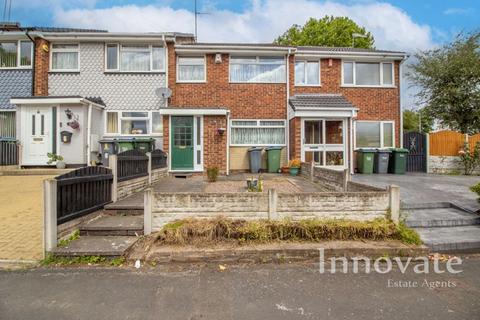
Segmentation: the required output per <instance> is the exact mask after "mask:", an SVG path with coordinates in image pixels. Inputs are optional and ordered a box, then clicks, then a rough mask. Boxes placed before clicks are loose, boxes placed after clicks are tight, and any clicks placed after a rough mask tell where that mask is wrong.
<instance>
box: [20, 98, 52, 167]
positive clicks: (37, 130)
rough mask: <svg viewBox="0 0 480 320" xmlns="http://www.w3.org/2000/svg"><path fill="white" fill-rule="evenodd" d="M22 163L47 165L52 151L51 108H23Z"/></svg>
mask: <svg viewBox="0 0 480 320" xmlns="http://www.w3.org/2000/svg"><path fill="white" fill-rule="evenodd" d="M22 113H23V119H22V120H23V121H22V122H23V126H22V127H23V141H22V143H23V161H22V164H23V165H39V166H41V165H47V161H48V157H47V153H49V152H51V151H52V108H51V107H26V108H23V112H22Z"/></svg>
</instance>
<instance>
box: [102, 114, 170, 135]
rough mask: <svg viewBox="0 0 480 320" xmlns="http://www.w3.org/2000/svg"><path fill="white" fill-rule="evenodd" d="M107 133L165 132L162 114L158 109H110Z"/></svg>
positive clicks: (140, 133)
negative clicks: (144, 110) (149, 110)
mask: <svg viewBox="0 0 480 320" xmlns="http://www.w3.org/2000/svg"><path fill="white" fill-rule="evenodd" d="M106 133H107V134H120V135H146V134H155V135H159V134H162V133H163V122H162V116H161V115H160V113H159V112H158V111H152V112H148V111H146V112H137V111H132V112H130V111H121V112H118V111H108V112H107V123H106Z"/></svg>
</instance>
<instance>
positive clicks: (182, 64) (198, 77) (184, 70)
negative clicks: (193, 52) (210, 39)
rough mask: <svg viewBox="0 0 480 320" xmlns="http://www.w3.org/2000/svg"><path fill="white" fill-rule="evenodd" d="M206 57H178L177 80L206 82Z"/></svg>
mask: <svg viewBox="0 0 480 320" xmlns="http://www.w3.org/2000/svg"><path fill="white" fill-rule="evenodd" d="M205 72H206V71H205V57H178V63H177V81H179V82H204V81H205V80H206V76H205Z"/></svg>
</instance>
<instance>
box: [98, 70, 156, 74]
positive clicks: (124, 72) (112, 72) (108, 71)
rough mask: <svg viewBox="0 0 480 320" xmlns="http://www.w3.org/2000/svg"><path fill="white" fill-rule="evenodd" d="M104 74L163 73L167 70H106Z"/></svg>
mask: <svg viewBox="0 0 480 320" xmlns="http://www.w3.org/2000/svg"><path fill="white" fill-rule="evenodd" d="M103 73H104V74H163V73H165V71H115V70H111V71H110V70H106V71H104V72H103Z"/></svg>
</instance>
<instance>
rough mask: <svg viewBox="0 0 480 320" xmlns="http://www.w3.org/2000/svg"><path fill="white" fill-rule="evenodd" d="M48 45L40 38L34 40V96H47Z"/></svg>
mask: <svg viewBox="0 0 480 320" xmlns="http://www.w3.org/2000/svg"><path fill="white" fill-rule="evenodd" d="M49 50H50V43H49V42H48V41H47V40H45V39H41V38H36V39H35V68H34V70H35V71H34V72H35V76H34V78H35V87H34V88H33V94H34V95H35V96H48V70H49V60H50V54H49Z"/></svg>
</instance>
